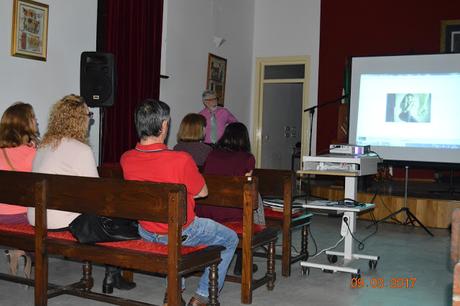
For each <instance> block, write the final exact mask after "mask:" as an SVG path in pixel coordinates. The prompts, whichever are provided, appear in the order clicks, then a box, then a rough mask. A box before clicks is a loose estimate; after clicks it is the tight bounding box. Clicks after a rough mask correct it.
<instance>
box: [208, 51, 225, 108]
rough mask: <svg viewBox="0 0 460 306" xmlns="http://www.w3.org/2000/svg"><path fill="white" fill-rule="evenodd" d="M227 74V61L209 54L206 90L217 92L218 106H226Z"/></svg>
mask: <svg viewBox="0 0 460 306" xmlns="http://www.w3.org/2000/svg"><path fill="white" fill-rule="evenodd" d="M226 73H227V60H226V59H225V58H223V57H219V56H217V55H214V54H211V53H209V56H208V77H207V78H206V88H207V89H208V90H213V91H215V92H216V96H217V104H219V105H220V106H224V98H225V79H226Z"/></svg>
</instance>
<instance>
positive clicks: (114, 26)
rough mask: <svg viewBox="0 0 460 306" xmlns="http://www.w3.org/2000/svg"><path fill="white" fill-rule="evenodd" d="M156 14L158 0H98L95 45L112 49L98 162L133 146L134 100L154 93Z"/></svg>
mask: <svg viewBox="0 0 460 306" xmlns="http://www.w3.org/2000/svg"><path fill="white" fill-rule="evenodd" d="M162 20H163V0H135V1H127V0H99V22H98V26H99V29H98V46H99V50H98V51H103V52H109V53H113V54H114V57H115V64H116V71H117V80H116V86H115V87H116V94H115V104H114V106H112V107H108V108H105V109H104V110H103V111H104V114H105V115H104V117H105V118H104V123H103V134H102V135H103V137H102V145H101V147H102V163H116V162H119V160H120V156H121V155H122V154H123V152H125V151H127V150H129V149H132V148H133V147H134V146H135V144H136V142H137V136H136V130H135V126H134V116H133V115H134V110H135V108H136V105H137V104H138V103H139V102H140V101H142V100H144V99H146V98H158V97H159V91H160V59H161V32H162ZM101 27H102V29H101Z"/></svg>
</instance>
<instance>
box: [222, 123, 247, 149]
mask: <svg viewBox="0 0 460 306" xmlns="http://www.w3.org/2000/svg"><path fill="white" fill-rule="evenodd" d="M217 147H218V148H219V149H223V150H228V151H234V152H238V151H243V152H248V153H250V152H251V142H250V141H249V133H248V129H247V128H246V126H245V125H244V124H243V123H241V122H234V123H230V124H229V125H227V127H226V128H225V131H224V134H223V135H222V137H221V138H220V139H219V141H218V142H217Z"/></svg>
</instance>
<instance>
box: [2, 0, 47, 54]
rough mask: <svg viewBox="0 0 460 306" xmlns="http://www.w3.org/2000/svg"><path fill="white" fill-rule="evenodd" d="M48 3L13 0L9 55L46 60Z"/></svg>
mask: <svg viewBox="0 0 460 306" xmlns="http://www.w3.org/2000/svg"><path fill="white" fill-rule="evenodd" d="M48 10H49V8H48V5H47V4H43V3H39V2H35V1H31V0H14V3H13V26H12V31H13V32H12V34H11V55H13V56H19V57H25V58H30V59H36V60H41V61H46V51H47V47H48Z"/></svg>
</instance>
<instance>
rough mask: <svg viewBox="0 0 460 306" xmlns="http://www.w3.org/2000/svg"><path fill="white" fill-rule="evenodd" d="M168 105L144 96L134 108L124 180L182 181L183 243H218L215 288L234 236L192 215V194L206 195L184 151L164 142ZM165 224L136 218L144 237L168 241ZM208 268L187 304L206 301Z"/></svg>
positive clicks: (230, 253) (123, 164)
mask: <svg viewBox="0 0 460 306" xmlns="http://www.w3.org/2000/svg"><path fill="white" fill-rule="evenodd" d="M169 120H170V109H169V106H168V105H167V104H166V103H164V102H161V101H158V100H153V99H147V100H145V101H143V102H142V103H141V104H140V105H139V106H138V107H137V108H136V113H135V124H136V130H137V135H138V137H139V143H138V144H137V145H136V148H135V149H133V150H130V151H127V152H125V153H124V154H123V156H122V157H121V160H120V163H121V167H122V168H123V175H124V178H125V179H127V180H137V181H151V182H160V183H176V184H184V185H185V186H186V187H187V221H186V224H185V225H184V228H183V231H182V236H183V237H185V240H184V241H183V243H182V244H183V245H186V246H195V245H203V244H205V245H222V246H224V247H225V250H224V251H222V253H221V258H222V261H221V262H220V264H219V266H218V284H219V290H221V289H222V287H223V285H224V280H225V275H226V274H227V269H228V266H229V264H230V262H231V260H232V257H233V254H234V253H235V249H236V246H237V245H238V236H237V235H236V233H235V232H234V231H232V230H231V229H229V228H227V227H225V226H223V225H221V224H219V223H217V222H215V221H213V220H211V219H206V218H198V217H196V216H195V200H194V199H195V198H199V197H205V196H207V195H208V189H207V187H206V182H205V181H204V178H203V176H202V175H201V174H200V173H199V171H198V168H197V166H196V164H195V162H194V161H193V159H192V157H191V156H190V155H189V154H188V153H186V152H180V151H171V150H169V149H168V147H167V146H166V145H165V144H164V141H165V139H166V136H167V134H168V129H169ZM167 233H168V225H167V224H164V223H155V222H148V221H143V220H139V234H140V235H141V237H142V238H143V239H145V240H148V241H153V242H159V243H163V244H167V243H168V234H167ZM208 279H209V268H206V270H205V273H203V275H202V277H201V279H200V283H199V285H198V289H197V291H196V293H195V295H194V296H193V297H192V299H191V300H190V302H189V303H188V305H191V306H195V305H206V303H207V301H208V295H209V294H208V286H209V284H208Z"/></svg>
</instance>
